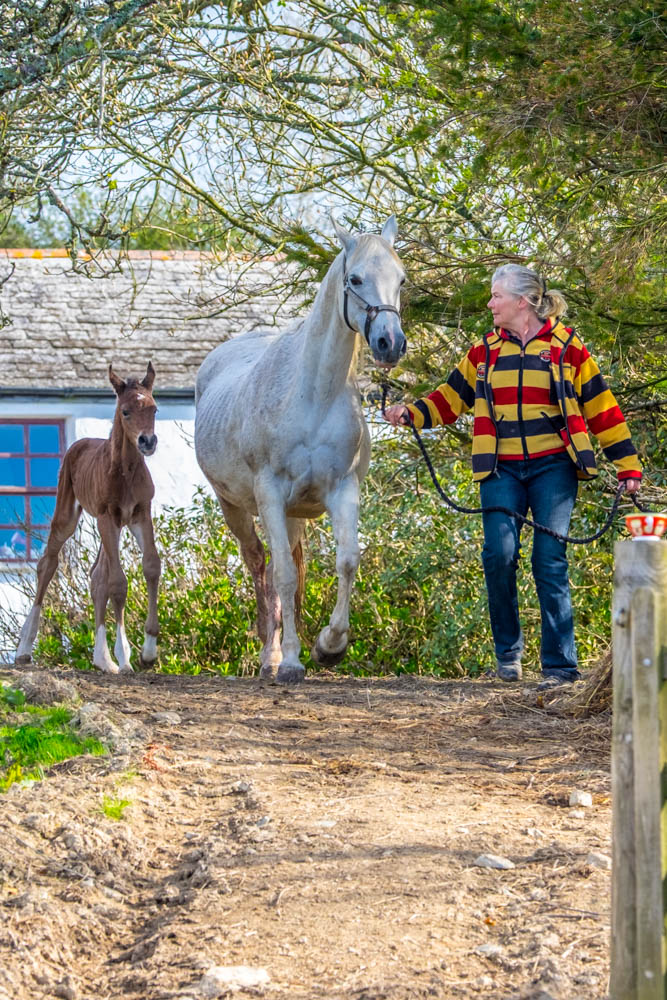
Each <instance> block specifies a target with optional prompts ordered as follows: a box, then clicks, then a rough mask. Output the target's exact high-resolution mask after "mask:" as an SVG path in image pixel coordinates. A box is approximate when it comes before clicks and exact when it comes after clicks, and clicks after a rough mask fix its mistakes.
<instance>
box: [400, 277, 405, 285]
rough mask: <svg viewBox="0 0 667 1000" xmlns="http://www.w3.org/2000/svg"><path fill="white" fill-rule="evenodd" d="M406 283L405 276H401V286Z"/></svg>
mask: <svg viewBox="0 0 667 1000" xmlns="http://www.w3.org/2000/svg"><path fill="white" fill-rule="evenodd" d="M404 284H405V278H401V286H403V285H404Z"/></svg>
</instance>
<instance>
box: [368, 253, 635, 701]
mask: <svg viewBox="0 0 667 1000" xmlns="http://www.w3.org/2000/svg"><path fill="white" fill-rule="evenodd" d="M488 308H489V309H490V310H491V312H492V314H493V323H494V329H493V330H492V331H491V332H490V333H487V334H485V335H484V336H483V337H482V339H481V340H479V341H478V342H477V343H476V344H474V345H473V346H472V347H471V348H470V350H469V351H468V353H467V354H466V356H465V357H464V358H463V360H462V361H461V363H460V364H459V365H458V367H457V368H455V369H454V371H453V372H452V373H451V375H450V376H449V378H448V379H447V381H446V382H445V383H444V384H443V385H441V386H439V387H438V388H437V389H436V390H435V392H432V393H431V394H430V395H429V396H426V397H425V398H424V399H418V400H417V401H416V402H415V403H413V404H411V405H409V406H404V405H402V404H399V405H397V406H391V407H389V408H388V409H387V411H386V419H387V420H388V421H389V423H391V424H393V425H394V426H397V425H399V424H407V423H409V421H413V422H414V425H415V427H417V428H428V427H436V426H437V425H438V424H450V423H453V422H454V421H455V420H456V418H457V417H458V416H460V414H462V413H465V412H466V410H469V409H474V417H475V419H474V426H473V445H472V466H473V478H474V479H475V480H477V481H478V482H479V484H480V494H481V505H482V508H483V509H484V510H485V511H486V509H487V508H489V507H494V506H501V507H507V508H508V509H509V510H514V511H517V512H518V513H519V514H523V515H525V514H526V513H527V512H528V510H530V511H531V512H532V516H533V518H534V519H535V520H536V521H537V522H538V523H539V524H543V525H545V526H546V527H549V528H552V529H553V530H554V531H557V532H558V533H559V534H561V535H566V534H567V533H568V529H569V525H570V516H571V514H572V508H573V507H574V502H575V499H576V496H577V485H578V480H579V479H592V478H594V477H595V475H596V474H597V473H596V467H595V457H594V455H593V450H592V447H591V443H590V439H589V437H588V434H587V427H588V430H590V431H591V432H592V433H593V434H594V435H595V436H596V437H597V438H598V440H599V442H600V444H601V445H602V449H603V451H604V453H605V455H606V456H607V458H609V459H610V460H611V461H612V462H613V463H614V465H615V466H616V471H617V474H618V478H619V481H620V482H622V483H623V485H624V486H625V490H626V492H628V493H635V492H636V491H637V490H638V489H639V484H640V480H641V471H640V464H639V459H638V456H637V451H636V449H635V447H634V445H633V444H632V441H631V439H630V432H629V430H628V427H627V424H626V422H625V420H624V418H623V414H622V413H621V411H620V409H619V407H618V404H617V403H616V400H615V399H614V397H613V395H612V393H611V392H610V390H609V388H608V387H607V384H606V382H605V381H604V379H603V377H602V375H601V374H600V370H599V368H598V366H597V365H596V363H595V361H594V360H593V359H592V357H591V356H590V354H589V353H588V351H587V350H586V347H585V346H584V345H583V343H582V342H581V340H580V339H579V338H578V337H577V335H576V333H575V332H574V330H572V329H571V328H569V327H566V326H564V325H563V323H562V322H561V320H560V317H561V316H562V315H564V314H565V311H566V308H567V307H566V303H565V300H564V298H563V296H562V295H561V294H560V292H557V291H547V287H546V283H545V282H544V280H543V279H542V278H541V277H540V276H539V275H538V274H537V273H536V272H535V271H532V270H530V268H527V267H521V266H520V265H518V264H505V265H504V266H503V267H499V268H498V269H497V271H496V272H495V274H494V275H493V282H492V287H491V298H490V300H489V302H488ZM483 523H484V548H483V551H482V561H483V564H484V575H485V577H486V587H487V593H488V599H489V616H490V619H491V631H492V633H493V641H494V645H495V652H496V667H497V672H498V676H499V677H500V678H501V679H502V680H504V681H518V680H520V679H521V654H522V652H523V634H522V632H521V625H520V623H519V607H518V600H517V587H516V570H517V565H518V560H519V550H520V543H519V536H520V530H521V528H520V524H519V523H518V522H517V519H516V518H514V517H510V516H509V515H506V514H499V513H492V512H485V513H484V514H483ZM532 570H533V576H534V578H535V584H536V587H537V594H538V598H539V602H540V611H541V615H542V643H541V650H540V659H541V662H542V674H543V676H544V678H545V681H546V682H547V683H548V684H549V685H551V684H556V683H563V682H570V681H575V680H577V678H578V677H580V674H579V671H578V669H577V654H576V649H575V643H574V623H573V619H572V603H571V599H570V585H569V580H568V572H567V554H566V545H565V543H564V542H559V541H557V540H556V539H555V538H552V537H551V536H550V535H547V534H545V532H543V531H535V532H534V540H533V555H532Z"/></svg>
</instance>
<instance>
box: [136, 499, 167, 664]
mask: <svg viewBox="0 0 667 1000" xmlns="http://www.w3.org/2000/svg"><path fill="white" fill-rule="evenodd" d="M129 528H130V531H131V532H132V534H133V535H134V537H135V538H136V540H137V542H138V544H139V548H140V549H141V552H142V560H141V567H142V569H143V571H144V579H145V580H146V590H147V592H148V614H147V616H146V624H145V625H144V644H143V646H142V649H141V663H142V665H145V666H150V664H151V663H155V661H156V659H157V637H158V635H159V634H160V626H159V623H158V619H157V591H158V584H159V582H160V569H161V563H160V557H159V555H158V554H157V548H156V547H155V536H154V534H153V519H152V518H151V512H150V507H149V508H148V510H145V511H144V510H142V511H141V514H140V515H139V516H138V517H137V518H135V520H134V521H132V523H131V524H130V525H129Z"/></svg>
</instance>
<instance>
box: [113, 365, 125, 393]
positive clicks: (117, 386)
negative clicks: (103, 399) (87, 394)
mask: <svg viewBox="0 0 667 1000" xmlns="http://www.w3.org/2000/svg"><path fill="white" fill-rule="evenodd" d="M109 381H110V382H111V384H112V386H113V388H114V392H115V393H116V395H117V396H120V394H121V392H125V390H126V389H127V385H126V383H125V382H123V380H122V378H118V376H117V375H116V373H115V371H114V370H113V365H109Z"/></svg>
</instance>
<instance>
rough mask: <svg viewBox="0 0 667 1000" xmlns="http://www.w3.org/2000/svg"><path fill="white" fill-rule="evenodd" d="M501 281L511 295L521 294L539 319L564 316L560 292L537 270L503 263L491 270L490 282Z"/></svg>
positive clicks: (564, 304)
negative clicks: (548, 287) (551, 286)
mask: <svg viewBox="0 0 667 1000" xmlns="http://www.w3.org/2000/svg"><path fill="white" fill-rule="evenodd" d="M496 281H502V283H503V285H504V286H505V288H506V289H507V291H508V292H509V293H510V294H511V295H516V296H520V295H523V297H524V299H526V300H527V301H528V302H529V303H530V304H531V306H532V307H533V309H534V310H535V312H536V313H537V315H538V317H539V318H540V319H545V320H546V319H549V318H550V317H551V318H553V317H555V316H564V315H565V313H566V312H567V302H566V301H565V299H564V298H563V296H562V295H561V293H560V292H557V291H556V290H555V289H553V288H550V289H548V290H547V283H546V281H545V280H544V278H542V277H541V276H540V275H539V274H538V273H537V271H532V270H531V269H530V268H529V267H522V265H521V264H503V265H502V266H501V267H498V268H496V270H495V271H494V272H493V278H492V281H491V284H493V283H494V282H496Z"/></svg>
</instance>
